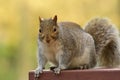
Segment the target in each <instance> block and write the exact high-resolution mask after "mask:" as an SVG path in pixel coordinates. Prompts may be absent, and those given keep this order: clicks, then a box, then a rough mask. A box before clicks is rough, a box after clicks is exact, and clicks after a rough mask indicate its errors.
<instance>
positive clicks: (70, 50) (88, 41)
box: [35, 15, 119, 77]
mask: <svg viewBox="0 0 120 80" xmlns="http://www.w3.org/2000/svg"><path fill="white" fill-rule="evenodd" d="M97 20H99V21H97ZM39 21H40V27H39V35H38V56H37V57H38V67H37V68H36V70H35V77H39V75H40V74H39V73H42V71H43V68H44V66H45V64H46V62H47V61H49V62H51V63H53V64H54V65H55V68H54V69H53V71H54V73H55V74H59V73H60V71H61V70H64V69H75V68H79V69H88V68H94V67H95V66H96V64H97V65H98V64H100V65H101V66H110V67H113V66H117V65H118V63H119V56H118V55H119V49H118V48H119V44H118V33H116V32H117V30H116V29H115V28H114V27H113V26H112V25H111V24H109V26H108V21H106V20H104V19H103V20H102V19H93V20H92V21H90V22H89V23H88V24H87V25H86V27H85V29H84V30H83V29H82V28H81V27H80V25H78V24H76V23H73V22H59V23H58V22H57V16H56V15H55V16H54V18H53V19H51V18H50V19H42V18H39ZM99 22H100V23H99ZM93 25H94V26H93ZM99 26H100V28H99ZM94 27H95V28H94ZM101 27H102V28H101ZM93 28H94V29H93ZM106 28H107V29H106ZM102 29H103V30H105V32H104V31H102ZM93 30H94V32H92V31H93ZM99 32H100V33H99ZM98 33H99V34H98ZM112 33H113V34H112ZM98 35H99V38H98ZM113 35H114V36H113ZM101 36H104V37H101ZM109 36H110V37H109ZM96 38H98V40H99V39H100V40H102V41H97V39H96ZM106 39H108V40H106ZM99 42H100V43H99ZM109 49H111V50H110V51H109ZM100 51H101V52H100ZM106 52H107V53H106ZM98 56H99V57H98ZM98 60H99V61H98ZM105 60H106V61H105ZM100 61H102V62H100Z"/></svg>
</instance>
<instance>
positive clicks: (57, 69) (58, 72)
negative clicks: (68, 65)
mask: <svg viewBox="0 0 120 80" xmlns="http://www.w3.org/2000/svg"><path fill="white" fill-rule="evenodd" d="M53 71H54V73H55V74H60V71H61V69H60V68H58V67H57V68H54V70H53Z"/></svg>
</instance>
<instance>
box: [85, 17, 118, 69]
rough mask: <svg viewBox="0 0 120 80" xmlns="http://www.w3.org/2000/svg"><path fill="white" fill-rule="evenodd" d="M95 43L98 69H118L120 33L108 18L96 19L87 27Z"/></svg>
mask: <svg viewBox="0 0 120 80" xmlns="http://www.w3.org/2000/svg"><path fill="white" fill-rule="evenodd" d="M85 31H86V32H88V33H89V34H90V35H92V36H93V39H94V41H95V47H96V53H97V64H98V67H118V66H119V63H120V50H119V48H120V44H119V33H118V30H117V29H116V27H115V26H114V25H113V24H112V23H110V21H109V20H108V19H106V18H95V19H92V20H90V21H89V22H88V24H87V25H85Z"/></svg>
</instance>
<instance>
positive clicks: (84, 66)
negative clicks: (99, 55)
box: [79, 64, 89, 70]
mask: <svg viewBox="0 0 120 80" xmlns="http://www.w3.org/2000/svg"><path fill="white" fill-rule="evenodd" d="M79 68H80V69H81V70H82V69H89V65H87V64H85V65H80V67H79Z"/></svg>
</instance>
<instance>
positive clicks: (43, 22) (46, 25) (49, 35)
mask: <svg viewBox="0 0 120 80" xmlns="http://www.w3.org/2000/svg"><path fill="white" fill-rule="evenodd" d="M39 22H40V27H39V38H40V40H41V41H43V42H44V43H47V44H49V43H52V42H54V41H55V40H57V39H58V34H59V27H58V25H57V16H56V15H55V16H54V18H53V19H52V18H50V19H43V18H40V17H39Z"/></svg>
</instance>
